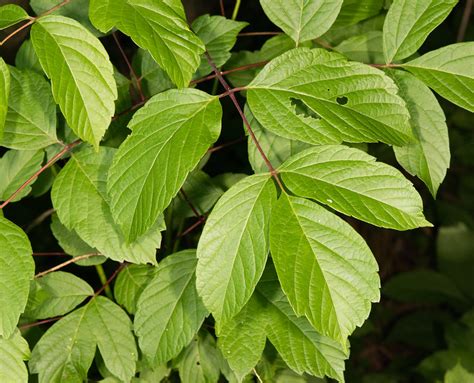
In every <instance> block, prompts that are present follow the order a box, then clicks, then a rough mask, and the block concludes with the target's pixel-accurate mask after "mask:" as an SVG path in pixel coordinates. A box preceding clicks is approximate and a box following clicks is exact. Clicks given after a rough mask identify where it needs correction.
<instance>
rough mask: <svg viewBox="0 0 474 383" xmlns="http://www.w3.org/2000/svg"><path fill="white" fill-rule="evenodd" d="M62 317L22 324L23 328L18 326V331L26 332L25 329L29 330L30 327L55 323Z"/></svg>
mask: <svg viewBox="0 0 474 383" xmlns="http://www.w3.org/2000/svg"><path fill="white" fill-rule="evenodd" d="M61 318H62V316H60V317H54V318H49V319H43V320H40V321H38V322H33V323H27V324H24V325H23V326H20V330H22V331H23V330H26V329H29V328H31V327H36V326H40V325H42V324H46V323H51V322H56V321H57V320H59V319H61Z"/></svg>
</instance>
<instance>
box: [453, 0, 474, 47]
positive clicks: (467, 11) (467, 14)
mask: <svg viewBox="0 0 474 383" xmlns="http://www.w3.org/2000/svg"><path fill="white" fill-rule="evenodd" d="M472 6H473V0H466V6H465V7H464V13H463V15H462V20H461V24H460V25H459V31H458V38H457V42H458V43H460V42H461V41H463V40H464V37H465V36H466V31H467V27H468V25H469V19H470V18H471V13H472Z"/></svg>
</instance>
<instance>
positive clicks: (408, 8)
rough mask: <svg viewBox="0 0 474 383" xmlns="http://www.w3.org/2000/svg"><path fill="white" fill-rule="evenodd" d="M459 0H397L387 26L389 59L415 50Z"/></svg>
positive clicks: (394, 2)
mask: <svg viewBox="0 0 474 383" xmlns="http://www.w3.org/2000/svg"><path fill="white" fill-rule="evenodd" d="M457 3H458V0H394V1H393V3H392V5H391V6H390V9H389V11H388V13H387V16H386V18H385V24H384V26H383V43H384V53H385V60H386V62H387V63H391V62H393V61H396V60H402V59H404V58H407V57H408V56H411V55H412V54H413V53H415V52H416V51H417V50H418V48H420V47H421V45H422V44H423V43H424V42H425V40H426V38H427V37H428V35H429V34H430V33H431V32H432V31H433V30H434V29H435V28H436V27H437V26H438V25H439V24H441V23H442V22H443V20H444V19H445V18H446V17H448V15H449V14H450V13H451V11H452V9H453V8H454V6H455V5H456V4H457Z"/></svg>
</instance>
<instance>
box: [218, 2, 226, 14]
mask: <svg viewBox="0 0 474 383" xmlns="http://www.w3.org/2000/svg"><path fill="white" fill-rule="evenodd" d="M219 5H220V7H221V15H222V16H224V17H225V7H224V0H219Z"/></svg>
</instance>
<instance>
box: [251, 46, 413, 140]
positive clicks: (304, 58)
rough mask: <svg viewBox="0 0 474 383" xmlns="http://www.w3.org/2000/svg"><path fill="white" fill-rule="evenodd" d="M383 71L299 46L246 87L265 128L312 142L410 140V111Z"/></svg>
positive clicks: (254, 112) (279, 58)
mask: <svg viewBox="0 0 474 383" xmlns="http://www.w3.org/2000/svg"><path fill="white" fill-rule="evenodd" d="M397 91H398V89H397V87H396V86H395V84H394V83H393V81H392V80H391V79H390V78H389V77H387V76H385V75H384V73H383V72H381V71H380V70H377V69H375V68H372V67H369V66H367V65H364V64H361V63H355V62H349V61H347V59H346V58H344V56H342V55H340V54H338V53H331V52H327V51H325V50H323V49H306V48H298V49H294V50H291V51H289V52H287V53H285V54H283V55H281V56H279V57H278V58H276V59H274V60H273V61H272V62H271V63H269V64H268V65H267V66H266V67H265V68H264V69H263V70H262V71H261V72H260V73H259V75H258V76H257V77H256V78H255V79H254V80H253V81H252V83H251V84H250V85H249V90H248V91H247V97H248V104H249V106H250V109H251V111H252V113H253V114H254V116H255V117H256V119H257V120H258V121H259V122H260V123H261V124H262V125H263V127H264V128H266V129H268V130H270V131H272V132H273V133H275V134H278V135H280V136H283V137H286V138H291V139H297V140H300V141H304V142H308V143H312V144H327V143H340V142H342V141H346V142H377V141H382V142H385V143H388V144H394V145H403V144H406V143H407V142H409V141H410V140H411V139H412V133H411V129H410V125H409V122H408V119H409V114H408V111H407V109H406V107H405V103H404V102H403V100H402V99H401V98H400V97H399V96H398V95H397Z"/></svg>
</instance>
